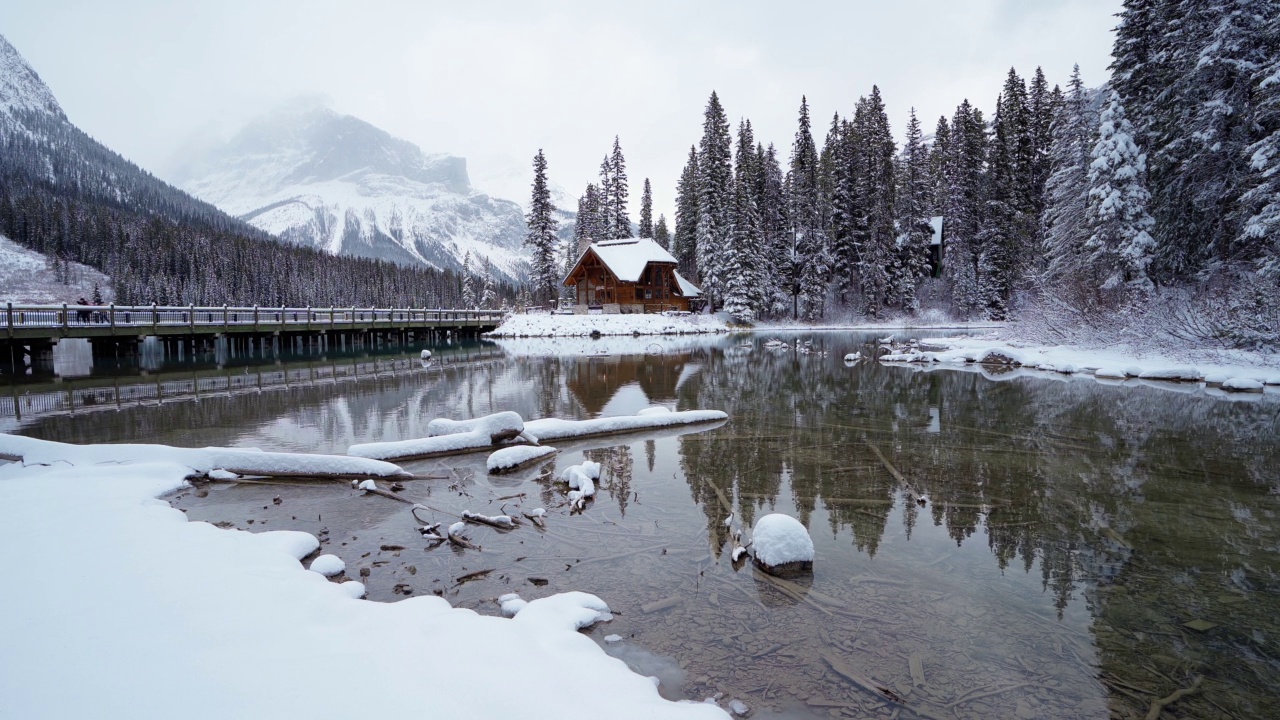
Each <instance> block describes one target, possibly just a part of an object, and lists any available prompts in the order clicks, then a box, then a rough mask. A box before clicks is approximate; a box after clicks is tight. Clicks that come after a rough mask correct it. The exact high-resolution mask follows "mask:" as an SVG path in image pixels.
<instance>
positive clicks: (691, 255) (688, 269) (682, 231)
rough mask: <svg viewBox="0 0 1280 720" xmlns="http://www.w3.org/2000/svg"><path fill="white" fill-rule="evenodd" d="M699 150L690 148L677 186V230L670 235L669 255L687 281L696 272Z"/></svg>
mask: <svg viewBox="0 0 1280 720" xmlns="http://www.w3.org/2000/svg"><path fill="white" fill-rule="evenodd" d="M699 212H700V210H699V203H698V148H696V147H690V148H689V160H688V161H687V162H686V163H685V165H684V170H682V171H681V172H680V180H679V181H678V182H677V183H676V227H675V232H674V233H673V234H672V236H671V248H670V249H671V254H672V255H674V256H675V258H676V262H678V263H679V269H680V274H681V275H683V276H685V277H686V278H689V279H694V278H699V277H700V275H699V273H698V260H697V255H698V215H699Z"/></svg>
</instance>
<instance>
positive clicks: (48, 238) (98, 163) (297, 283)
mask: <svg viewBox="0 0 1280 720" xmlns="http://www.w3.org/2000/svg"><path fill="white" fill-rule="evenodd" d="M0 235H7V236H8V237H9V238H11V239H13V240H15V241H17V242H19V243H21V244H22V245H24V246H26V247H29V248H31V249H33V250H36V251H39V252H42V253H44V254H46V255H48V256H50V257H53V258H56V259H57V260H59V261H63V262H80V263H84V264H86V265H89V266H91V267H94V268H97V269H99V270H101V271H102V272H104V273H106V274H107V275H109V276H110V277H111V278H112V282H113V285H114V290H115V296H116V301H117V302H120V303H151V302H155V303H160V304H170V303H171V304H188V303H196V304H212V305H217V304H223V303H227V304H261V305H303V306H305V305H313V306H326V305H337V306H351V305H359V306H366V307H367V306H375V305H376V306H383V307H385V306H401V307H403V306H415V307H422V306H442V305H443V306H457V304H458V303H459V302H460V301H461V294H462V279H461V276H460V275H459V274H457V273H454V272H451V271H444V272H441V271H438V270H434V269H430V268H409V267H402V266H399V265H395V264H392V263H389V262H385V261H377V260H365V259H358V258H347V257H335V256H330V255H327V254H325V253H323V252H320V251H317V250H312V249H305V248H299V247H295V246H291V245H288V244H285V243H283V242H280V241H278V240H276V239H274V238H272V237H271V236H270V235H267V234H266V233H264V232H262V231H261V230H258V229H256V228H254V227H252V226H250V225H248V224H246V223H244V222H242V221H240V220H237V219H235V218H233V217H231V216H229V215H227V214H225V213H223V212H222V211H220V210H218V209H217V208H215V207H214V206H212V205H210V204H208V203H205V202H202V201H200V200H197V199H196V198H194V197H192V196H190V195H188V194H187V193H184V192H182V191H181V190H178V189H177V188H175V187H173V186H171V185H169V184H167V183H165V182H163V181H161V180H159V179H157V178H156V177H154V176H153V175H151V174H150V173H148V172H146V171H145V170H143V169H141V168H139V167H138V166H137V165H134V164H133V163H131V162H129V161H128V160H125V159H124V158H122V157H121V156H120V155H118V154H117V153H115V152H113V151H111V150H110V149H108V148H107V147H105V146H103V145H102V144H101V143H99V142H97V141H96V140H94V139H93V138H91V137H89V136H88V135H87V134H85V133H84V132H83V131H81V130H80V129H79V128H77V127H76V126H75V125H74V124H72V123H71V122H70V121H69V120H68V119H67V118H66V116H65V114H64V113H63V112H62V110H61V108H60V107H59V106H58V104H57V101H56V99H54V96H53V94H52V92H50V90H49V88H48V87H47V86H46V85H45V84H44V83H43V82H42V81H41V80H40V78H39V76H38V75H37V74H36V72H35V71H34V70H33V69H32V68H31V67H30V65H28V64H27V63H26V61H25V60H23V58H22V57H21V55H19V54H18V52H17V51H16V50H15V49H14V48H13V46H12V45H10V44H9V43H8V41H7V40H5V38H4V37H3V36H0ZM505 290H508V292H509V289H505ZM500 292H501V290H500ZM502 294H506V293H502Z"/></svg>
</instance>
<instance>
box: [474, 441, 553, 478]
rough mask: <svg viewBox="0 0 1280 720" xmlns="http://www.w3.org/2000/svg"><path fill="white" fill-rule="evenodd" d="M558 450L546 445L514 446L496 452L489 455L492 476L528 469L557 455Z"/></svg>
mask: <svg viewBox="0 0 1280 720" xmlns="http://www.w3.org/2000/svg"><path fill="white" fill-rule="evenodd" d="M557 452H559V451H558V450H556V449H555V448H553V447H547V446H546V445H514V446H512V447H505V448H502V449H501V450H498V451H495V452H494V453H492V454H491V455H489V461H488V467H489V473H490V474H491V475H498V474H501V473H505V472H512V471H515V470H519V469H521V468H526V467H528V466H530V465H532V464H534V463H536V462H538V461H540V460H544V459H546V458H549V457H551V456H552V455H555V454H556V453H557Z"/></svg>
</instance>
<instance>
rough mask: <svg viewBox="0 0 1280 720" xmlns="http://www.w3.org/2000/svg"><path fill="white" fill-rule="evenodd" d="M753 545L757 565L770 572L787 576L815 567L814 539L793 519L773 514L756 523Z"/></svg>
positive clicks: (752, 535) (752, 533)
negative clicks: (792, 572)
mask: <svg viewBox="0 0 1280 720" xmlns="http://www.w3.org/2000/svg"><path fill="white" fill-rule="evenodd" d="M751 544H752V548H753V549H754V551H755V560H756V562H757V563H759V564H760V565H761V566H763V567H764V568H765V569H767V570H770V571H781V572H787V571H794V570H805V569H808V568H811V567H812V566H813V539H812V538H810V537H809V531H808V530H806V529H805V527H804V525H802V524H801V523H800V521H799V520H796V519H795V518H793V517H791V516H790V515H783V514H781V513H771V514H769V515H765V516H764V517H761V518H760V519H758V520H756V525H755V528H754V529H753V530H752V531H751Z"/></svg>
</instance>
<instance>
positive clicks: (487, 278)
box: [480, 258, 498, 309]
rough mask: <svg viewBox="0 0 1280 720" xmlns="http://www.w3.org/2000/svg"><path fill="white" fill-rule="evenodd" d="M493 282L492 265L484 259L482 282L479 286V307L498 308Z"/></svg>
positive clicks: (496, 293)
mask: <svg viewBox="0 0 1280 720" xmlns="http://www.w3.org/2000/svg"><path fill="white" fill-rule="evenodd" d="M497 290H498V289H497V287H495V286H494V281H493V263H492V262H491V261H490V260H489V258H485V259H484V280H483V282H482V284H481V285H480V307H482V308H486V309H495V308H497V307H498V292H497Z"/></svg>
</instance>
